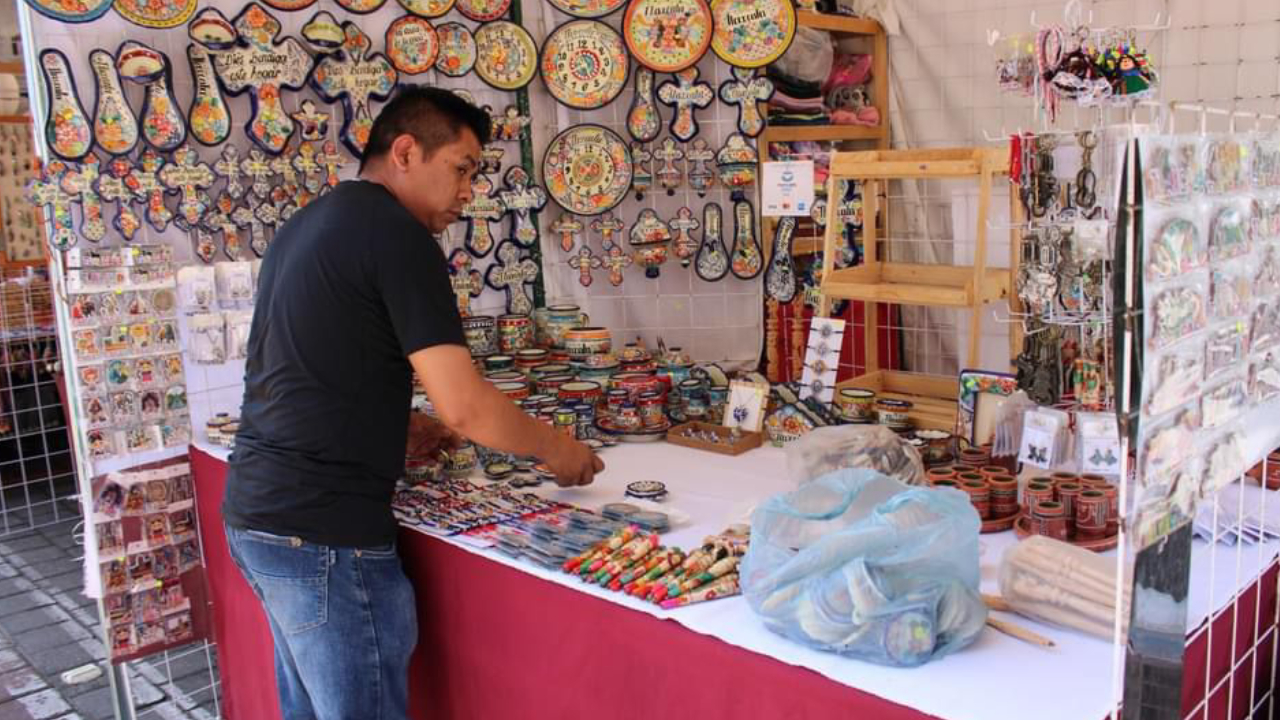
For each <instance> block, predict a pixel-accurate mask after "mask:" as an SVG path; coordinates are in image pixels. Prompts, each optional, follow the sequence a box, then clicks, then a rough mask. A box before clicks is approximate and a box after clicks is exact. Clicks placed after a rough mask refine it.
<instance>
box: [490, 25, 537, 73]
mask: <svg viewBox="0 0 1280 720" xmlns="http://www.w3.org/2000/svg"><path fill="white" fill-rule="evenodd" d="M475 39H476V74H477V75H479V76H480V79H481V80H483V81H485V82H486V83H488V84H489V85H491V86H493V87H495V88H497V89H498V90H519V89H520V88H522V87H524V86H525V85H528V84H529V82H530V81H531V80H533V76H534V74H535V73H536V72H537V70H538V46H537V45H535V44H534V42H533V37H532V36H530V35H529V32H528V31H527V30H525V29H524V28H522V27H520V26H519V25H516V24H515V23H513V22H508V21H506V20H499V21H496V22H491V23H486V24H484V25H481V26H480V28H479V29H478V30H476V32H475Z"/></svg>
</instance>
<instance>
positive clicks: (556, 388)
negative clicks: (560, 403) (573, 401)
mask: <svg viewBox="0 0 1280 720" xmlns="http://www.w3.org/2000/svg"><path fill="white" fill-rule="evenodd" d="M536 382H537V387H538V393H539V394H541V395H551V396H553V397H556V398H559V397H560V388H561V386H563V385H564V384H565V383H571V382H573V375H571V374H569V373H564V374H563V375H544V376H542V377H540V378H538V379H537V381H536Z"/></svg>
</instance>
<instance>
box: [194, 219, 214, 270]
mask: <svg viewBox="0 0 1280 720" xmlns="http://www.w3.org/2000/svg"><path fill="white" fill-rule="evenodd" d="M191 231H192V234H193V235H195V245H196V249H195V254H196V257H198V258H200V261H201V262H203V263H204V264H205V265H210V264H212V263H213V258H214V256H215V255H217V253H218V245H217V243H215V242H214V241H213V235H212V234H211V233H209V232H208V231H207V230H205V229H204V228H198V227H197V228H192V229H191Z"/></svg>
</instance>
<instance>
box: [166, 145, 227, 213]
mask: <svg viewBox="0 0 1280 720" xmlns="http://www.w3.org/2000/svg"><path fill="white" fill-rule="evenodd" d="M213 181H214V175H213V170H212V169H210V168H209V166H208V165H206V164H205V163H203V162H201V161H200V155H199V154H198V153H197V152H196V151H195V150H192V149H191V148H190V147H183V148H180V149H179V150H177V151H176V152H174V153H173V160H172V161H171V162H170V163H169V164H168V165H167V166H165V168H164V169H163V170H161V171H160V182H162V183H164V186H165V187H166V188H168V189H169V191H170V192H176V193H178V194H179V196H180V200H179V201H178V216H177V222H178V225H179V226H180V227H182V228H183V229H184V230H189V229H191V228H193V227H195V226H197V225H199V224H200V218H201V217H202V216H203V215H204V213H205V211H206V210H208V209H209V205H210V203H211V201H210V200H209V195H208V194H207V193H206V192H205V191H206V190H208V189H209V188H210V187H211V186H212V185H213Z"/></svg>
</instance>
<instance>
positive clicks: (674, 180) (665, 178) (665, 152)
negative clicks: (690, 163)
mask: <svg viewBox="0 0 1280 720" xmlns="http://www.w3.org/2000/svg"><path fill="white" fill-rule="evenodd" d="M653 157H654V158H655V159H657V160H658V161H659V162H661V163H662V165H660V166H659V167H658V173H657V175H658V184H659V185H661V186H662V187H663V188H665V189H666V191H667V195H668V196H672V195H675V194H676V189H677V188H679V187H680V183H681V182H682V181H683V180H684V171H682V170H681V169H680V168H679V167H677V166H676V163H678V162H680V161H681V160H684V150H681V149H680V146H679V145H678V144H677V143H676V141H675V138H670V137H668V138H665V139H663V141H662V148H661V149H659V150H658V152H656V153H654V154H653Z"/></svg>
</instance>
